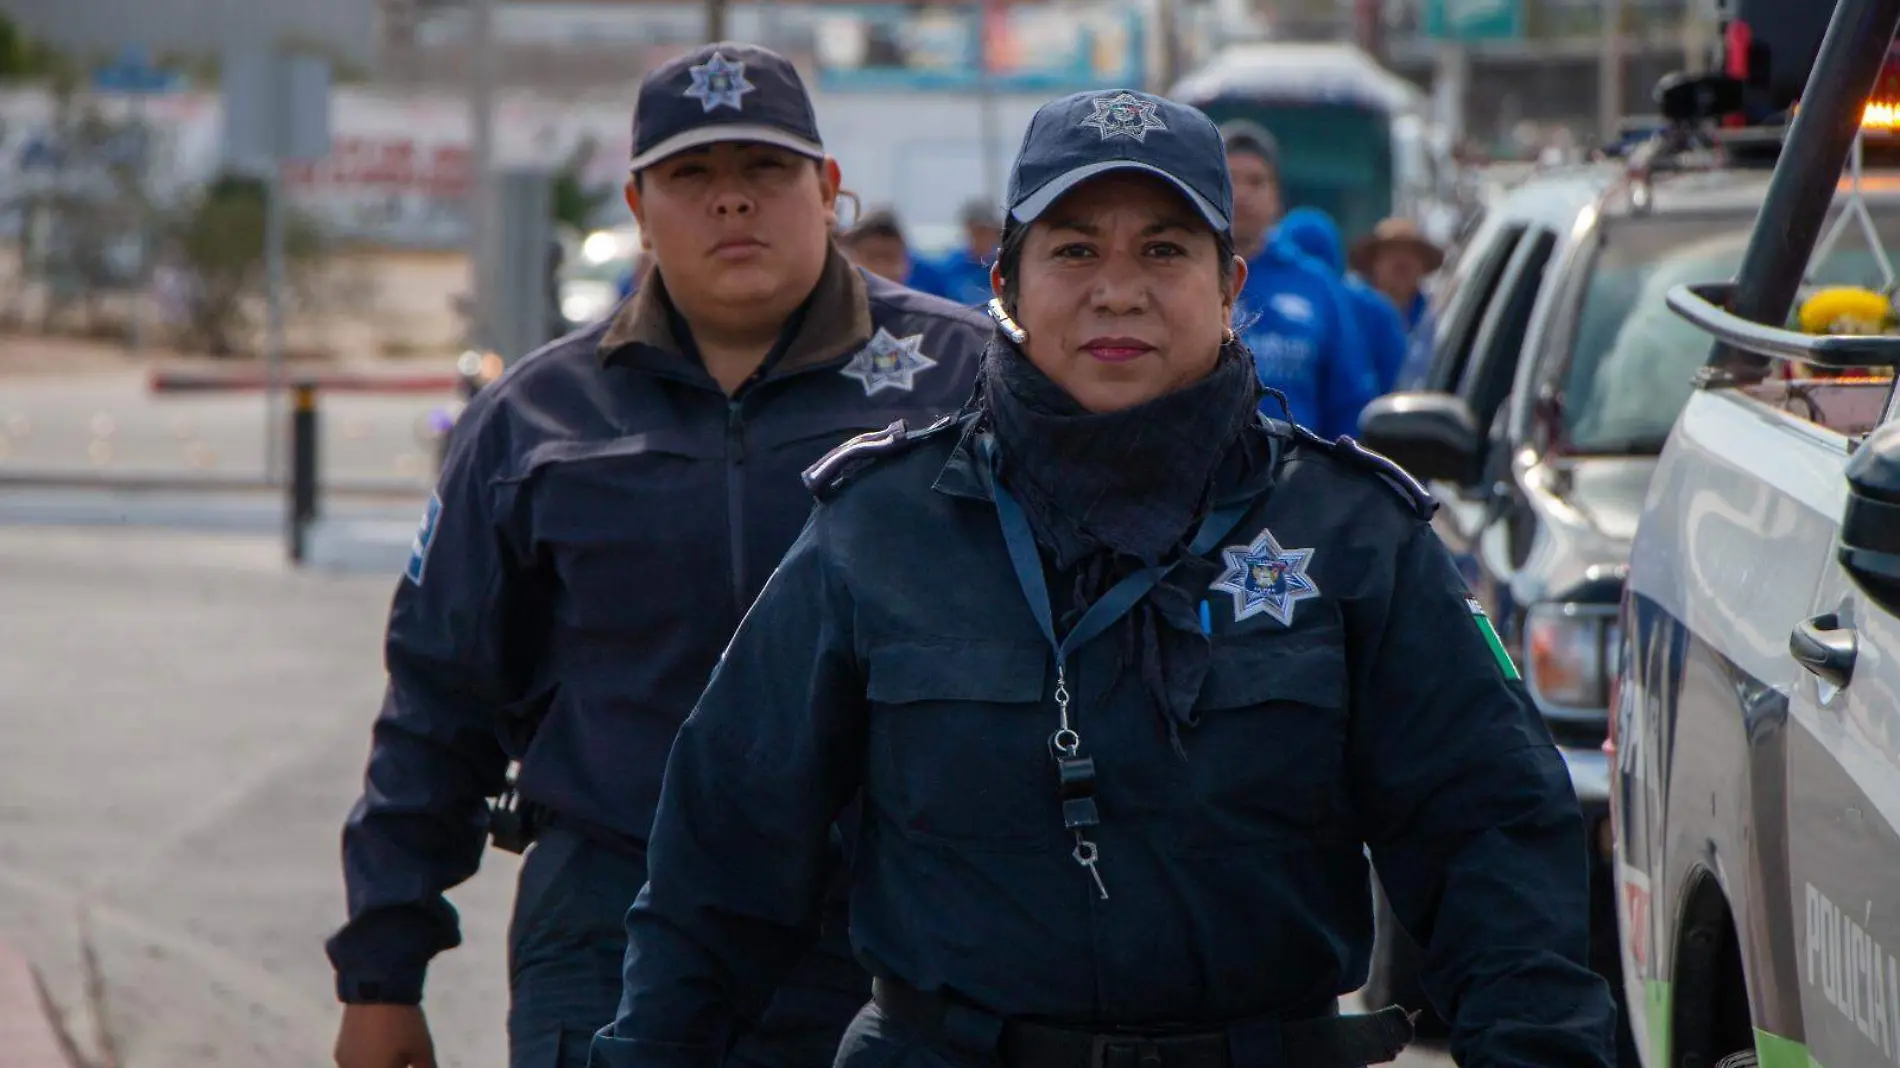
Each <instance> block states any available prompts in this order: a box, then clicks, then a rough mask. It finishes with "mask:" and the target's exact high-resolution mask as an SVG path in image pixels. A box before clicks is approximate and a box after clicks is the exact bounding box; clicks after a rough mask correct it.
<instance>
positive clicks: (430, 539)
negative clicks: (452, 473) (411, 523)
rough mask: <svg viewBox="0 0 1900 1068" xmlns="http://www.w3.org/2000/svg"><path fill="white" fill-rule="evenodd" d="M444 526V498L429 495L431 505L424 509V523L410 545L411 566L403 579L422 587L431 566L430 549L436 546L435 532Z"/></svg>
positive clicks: (438, 495)
mask: <svg viewBox="0 0 1900 1068" xmlns="http://www.w3.org/2000/svg"><path fill="white" fill-rule="evenodd" d="M441 525H442V496H441V494H438V493H431V494H429V505H428V507H427V508H425V509H423V512H422V522H421V523H420V524H418V525H417V527H416V536H415V538H414V540H412V541H411V542H410V543H409V564H408V566H407V567H405V568H403V569H402V574H403V577H404V578H406V579H408V580H409V581H410V582H412V583H414V584H416V585H417V586H420V585H422V572H423V570H424V569H425V568H427V567H428V566H429V547H430V546H432V545H434V544H435V532H436V530H437V529H438V528H439V527H440V526H441Z"/></svg>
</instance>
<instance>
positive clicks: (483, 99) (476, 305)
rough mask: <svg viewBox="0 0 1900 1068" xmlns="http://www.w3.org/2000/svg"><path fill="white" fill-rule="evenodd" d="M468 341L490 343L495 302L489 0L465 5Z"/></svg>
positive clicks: (493, 76)
mask: <svg viewBox="0 0 1900 1068" xmlns="http://www.w3.org/2000/svg"><path fill="white" fill-rule="evenodd" d="M469 36H470V38H471V39H470V42H469V168H470V171H471V177H472V178H473V179H474V180H473V181H472V182H471V183H470V187H469V193H470V196H469V204H468V208H467V210H468V226H469V251H470V254H471V258H470V263H469V293H470V296H471V297H472V298H473V305H472V306H471V307H470V309H469V318H468V328H469V344H470V346H471V347H472V348H478V349H486V348H489V347H491V346H493V345H494V320H493V318H492V309H493V308H494V306H495V221H494V213H495V79H496V72H495V67H496V62H495V0H474V2H473V4H472V6H471V7H470V10H469Z"/></svg>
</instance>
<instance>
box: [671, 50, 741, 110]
mask: <svg viewBox="0 0 1900 1068" xmlns="http://www.w3.org/2000/svg"><path fill="white" fill-rule="evenodd" d="M688 73H690V74H691V75H692V76H693V84H692V85H690V86H688V87H687V89H686V95H687V96H689V97H691V98H693V99H694V100H697V101H699V106H700V107H701V108H703V109H704V110H706V111H711V110H713V109H714V108H731V109H732V110H734V111H740V110H743V109H744V108H745V100H744V97H745V95H746V94H747V93H750V92H752V91H753V90H754V89H755V88H757V87H756V86H754V85H753V84H752V83H751V82H749V81H746V80H745V64H744V63H736V62H734V61H732V60H730V59H727V58H726V57H725V56H724V55H722V54H720V53H718V52H714V53H713V54H712V58H711V59H709V60H707V61H706V62H705V63H703V64H701V65H700V66H697V67H694V68H692V69H691V70H690V71H688Z"/></svg>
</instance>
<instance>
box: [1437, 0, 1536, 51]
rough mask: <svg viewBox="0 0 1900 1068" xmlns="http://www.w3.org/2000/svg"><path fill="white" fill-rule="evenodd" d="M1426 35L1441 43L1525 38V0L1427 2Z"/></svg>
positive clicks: (1446, 0)
mask: <svg viewBox="0 0 1900 1068" xmlns="http://www.w3.org/2000/svg"><path fill="white" fill-rule="evenodd" d="M1425 36H1427V37H1429V38H1432V39H1433V40H1438V41H1511V40H1516V39H1518V38H1520V37H1523V36H1524V0H1427V2H1426V4H1425Z"/></svg>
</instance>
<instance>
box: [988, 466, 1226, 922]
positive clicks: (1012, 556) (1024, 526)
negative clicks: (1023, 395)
mask: <svg viewBox="0 0 1900 1068" xmlns="http://www.w3.org/2000/svg"><path fill="white" fill-rule="evenodd" d="M983 453H984V457H985V459H987V460H988V461H989V463H990V475H991V478H990V483H991V488H992V491H993V492H994V494H995V498H996V516H997V519H998V521H999V522H1000V523H1001V524H1002V527H1003V542H1004V544H1005V545H1007V546H1008V547H1009V560H1010V564H1011V565H1012V566H1013V567H1014V568H1015V571H1016V581H1017V583H1018V584H1020V585H1021V586H1022V590H1023V597H1024V599H1025V600H1027V601H1028V602H1029V610H1030V612H1031V613H1032V614H1033V615H1034V616H1035V617H1036V625H1037V626H1039V627H1041V628H1042V636H1043V637H1044V638H1045V639H1046V640H1047V641H1048V642H1049V648H1050V649H1051V650H1053V651H1054V653H1055V662H1056V693H1055V699H1056V713H1057V716H1058V723H1057V728H1056V732H1055V733H1054V734H1052V735H1050V736H1049V754H1050V756H1051V757H1053V758H1054V759H1055V763H1056V783H1057V796H1058V797H1060V798H1061V799H1062V825H1063V826H1064V827H1065V828H1067V829H1068V830H1069V831H1070V833H1072V834H1074V835H1075V850H1074V852H1072V853H1070V854H1069V855H1070V856H1072V857H1074V858H1075V862H1076V863H1077V864H1080V865H1081V866H1082V867H1083V869H1084V870H1086V871H1087V872H1088V873H1089V877H1090V878H1092V879H1094V880H1095V888H1096V890H1097V891H1099V892H1100V893H1101V895H1102V900H1104V901H1106V900H1108V886H1107V884H1105V883H1103V882H1102V873H1101V872H1100V871H1099V870H1097V868H1096V864H1097V862H1098V861H1099V860H1100V859H1101V850H1100V849H1098V848H1097V847H1096V845H1095V843H1094V842H1093V841H1091V840H1090V839H1089V837H1088V835H1087V834H1086V833H1085V832H1087V831H1088V830H1089V829H1090V828H1092V827H1095V826H1097V825H1098V824H1100V823H1101V814H1100V812H1099V811H1098V810H1097V808H1096V805H1095V778H1096V776H1095V760H1094V758H1092V757H1085V756H1083V755H1082V735H1081V734H1080V733H1079V732H1077V730H1076V729H1075V722H1074V720H1072V719H1071V718H1070V715H1069V675H1068V662H1069V654H1070V653H1071V652H1072V651H1074V650H1076V649H1079V648H1081V647H1082V646H1084V645H1086V644H1088V642H1089V641H1091V640H1092V639H1094V638H1096V637H1097V636H1099V635H1101V634H1102V633H1103V632H1105V631H1107V630H1108V628H1110V627H1112V626H1114V625H1115V622H1116V621H1117V620H1119V619H1121V617H1123V616H1125V615H1127V614H1128V613H1129V612H1130V611H1132V610H1133V609H1134V607H1135V605H1136V604H1139V603H1140V601H1141V599H1142V598H1143V597H1145V596H1147V594H1148V591H1149V590H1152V589H1154V588H1155V586H1156V585H1158V584H1159V583H1160V582H1161V580H1162V579H1164V578H1166V577H1167V575H1168V573H1169V572H1170V571H1173V570H1174V568H1175V567H1176V566H1178V565H1179V563H1180V561H1179V560H1175V561H1173V562H1171V563H1168V564H1162V565H1158V566H1155V567H1148V568H1143V569H1142V570H1140V571H1137V572H1135V573H1134V574H1132V575H1129V576H1127V577H1126V578H1124V579H1122V580H1121V581H1120V582H1117V583H1116V584H1115V585H1114V586H1112V587H1110V588H1109V591H1108V592H1107V593H1105V594H1103V595H1102V597H1101V599H1100V600H1097V601H1096V602H1095V603H1094V604H1092V605H1090V606H1089V608H1088V611H1086V612H1084V613H1082V618H1081V619H1079V620H1077V621H1076V624H1075V627H1074V629H1072V630H1070V631H1069V633H1068V634H1067V635H1065V636H1064V637H1063V638H1062V639H1061V640H1060V641H1058V640H1057V639H1056V628H1055V619H1054V616H1053V615H1052V614H1051V612H1050V609H1049V584H1048V582H1047V581H1046V580H1045V579H1044V577H1043V573H1042V557H1041V556H1040V555H1039V554H1038V553H1037V551H1036V537H1035V534H1034V533H1033V532H1032V531H1031V530H1030V529H1029V520H1028V519H1027V518H1026V517H1024V515H1023V510H1022V506H1021V505H1019V504H1017V503H1016V498H1014V497H1012V496H1010V493H1009V491H1008V490H1007V489H1005V488H1004V487H1003V481H1002V479H1001V478H1000V477H997V475H996V450H995V446H994V441H993V439H985V440H984V442H983ZM1251 508H1252V502H1251V501H1243V502H1241V503H1238V504H1232V505H1229V506H1227V507H1226V508H1222V509H1219V510H1218V511H1215V512H1212V513H1210V514H1209V515H1208V516H1207V518H1205V519H1203V520H1202V521H1201V525H1200V529H1198V530H1197V531H1195V534H1194V541H1193V543H1192V544H1191V545H1190V546H1189V547H1188V551H1189V553H1190V554H1192V555H1194V556H1204V555H1206V554H1207V553H1209V552H1211V551H1213V548H1214V546H1216V545H1218V544H1219V543H1220V541H1221V539H1223V538H1225V537H1226V536H1227V535H1228V534H1229V533H1230V532H1231V531H1232V530H1233V529H1234V527H1236V526H1238V525H1239V524H1240V521H1241V520H1242V519H1243V518H1245V517H1246V515H1247V512H1248V511H1249V510H1250V509H1251Z"/></svg>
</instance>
